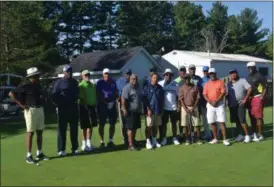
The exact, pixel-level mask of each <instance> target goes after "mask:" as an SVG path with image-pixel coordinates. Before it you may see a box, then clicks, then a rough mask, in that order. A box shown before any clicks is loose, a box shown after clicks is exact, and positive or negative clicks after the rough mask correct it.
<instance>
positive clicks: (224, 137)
mask: <svg viewBox="0 0 274 187" xmlns="http://www.w3.org/2000/svg"><path fill="white" fill-rule="evenodd" d="M220 127H221V131H222V135H223V140H226V127H225V123H224V122H222V123H221V122H220Z"/></svg>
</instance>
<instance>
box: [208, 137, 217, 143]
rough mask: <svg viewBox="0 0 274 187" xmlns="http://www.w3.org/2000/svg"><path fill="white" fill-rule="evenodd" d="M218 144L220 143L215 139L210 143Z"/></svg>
mask: <svg viewBox="0 0 274 187" xmlns="http://www.w3.org/2000/svg"><path fill="white" fill-rule="evenodd" d="M217 143H218V140H217V139H215V138H214V139H213V140H211V141H210V142H209V144H217Z"/></svg>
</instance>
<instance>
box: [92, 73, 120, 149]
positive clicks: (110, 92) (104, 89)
mask: <svg viewBox="0 0 274 187" xmlns="http://www.w3.org/2000/svg"><path fill="white" fill-rule="evenodd" d="M109 73H110V70H109V69H107V68H105V69H104V70H103V79H101V80H99V81H98V82H97V85H96V90H97V96H98V115H99V124H100V125H99V135H100V138H101V145H100V147H101V148H103V147H105V143H104V126H105V124H106V119H107V118H108V121H109V125H110V127H109V142H108V145H107V146H108V147H113V146H114V143H113V136H114V133H115V124H116V121H117V110H116V100H117V99H118V90H117V86H116V82H115V81H114V80H113V79H112V78H110V76H109Z"/></svg>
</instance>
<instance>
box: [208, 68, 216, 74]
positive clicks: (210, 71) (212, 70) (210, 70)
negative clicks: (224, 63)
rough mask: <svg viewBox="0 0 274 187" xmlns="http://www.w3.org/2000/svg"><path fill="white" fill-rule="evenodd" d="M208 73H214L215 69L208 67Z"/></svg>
mask: <svg viewBox="0 0 274 187" xmlns="http://www.w3.org/2000/svg"><path fill="white" fill-rule="evenodd" d="M208 73H216V69H215V68H209V70H208Z"/></svg>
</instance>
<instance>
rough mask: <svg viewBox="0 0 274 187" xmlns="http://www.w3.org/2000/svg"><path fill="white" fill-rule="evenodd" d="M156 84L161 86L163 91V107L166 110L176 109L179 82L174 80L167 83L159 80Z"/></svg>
mask: <svg viewBox="0 0 274 187" xmlns="http://www.w3.org/2000/svg"><path fill="white" fill-rule="evenodd" d="M158 84H159V85H161V86H162V87H163V89H164V92H165V102H164V109H165V110H168V111H174V110H177V104H178V101H177V97H178V91H179V84H178V83H177V82H175V81H170V82H169V83H167V82H166V81H165V80H162V81H160V82H159V83H158Z"/></svg>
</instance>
